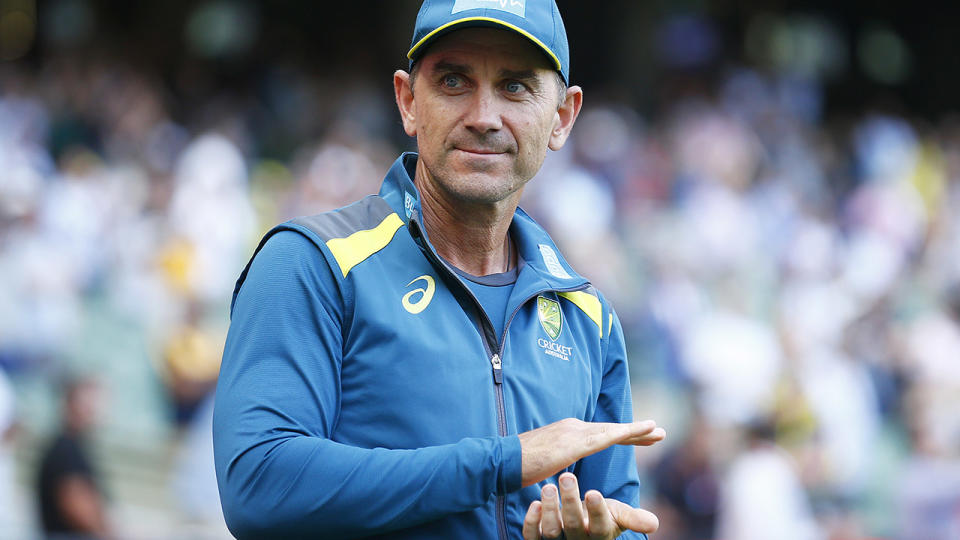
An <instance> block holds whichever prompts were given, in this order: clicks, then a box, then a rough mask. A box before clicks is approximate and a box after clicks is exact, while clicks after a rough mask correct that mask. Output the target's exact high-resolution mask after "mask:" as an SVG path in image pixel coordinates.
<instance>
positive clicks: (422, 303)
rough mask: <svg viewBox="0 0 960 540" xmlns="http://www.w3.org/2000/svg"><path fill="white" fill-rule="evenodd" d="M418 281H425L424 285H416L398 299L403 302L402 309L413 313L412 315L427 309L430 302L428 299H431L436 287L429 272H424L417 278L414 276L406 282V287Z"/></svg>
mask: <svg viewBox="0 0 960 540" xmlns="http://www.w3.org/2000/svg"><path fill="white" fill-rule="evenodd" d="M418 281H424V282H425V283H426V287H417V288H416V289H414V290H412V291H410V292H408V293H407V294H405V295H403V298H401V299H400V303H401V304H403V309H405V310H407V311H409V312H410V313H413V314H414V315H417V314H419V313H420V312H421V311H423V310H425V309H427V306H428V305H429V304H430V300H433V293H434V291H436V289H437V286H436V283H434V281H433V276H431V275H429V274H424V275H422V276H420V277H418V278H414V279H413V281H411V282H410V283H407V287H409V286H411V285H413V284H414V283H416V282H418ZM414 296H416V298H414Z"/></svg>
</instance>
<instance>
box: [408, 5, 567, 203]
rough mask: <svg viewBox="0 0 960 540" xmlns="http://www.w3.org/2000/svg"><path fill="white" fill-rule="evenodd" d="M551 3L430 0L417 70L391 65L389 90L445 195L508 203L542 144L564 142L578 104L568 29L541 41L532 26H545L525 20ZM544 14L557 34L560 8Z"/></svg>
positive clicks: (415, 50) (415, 51)
mask: <svg viewBox="0 0 960 540" xmlns="http://www.w3.org/2000/svg"><path fill="white" fill-rule="evenodd" d="M473 6H484V8H483V9H481V8H476V7H473ZM485 6H497V7H489V8H488V7H485ZM501 6H502V7H503V9H499V7H501ZM461 8H463V9H461ZM467 8H471V9H467ZM555 9H556V6H555V5H554V2H553V0H526V1H525V2H521V1H518V0H506V1H505V2H504V1H502V0H495V1H494V0H456V1H454V0H448V1H446V2H432V1H430V0H428V1H427V2H425V3H424V6H423V8H421V10H420V16H419V17H418V18H417V30H416V32H415V33H414V41H413V46H412V48H411V52H410V58H411V65H412V67H411V72H412V73H413V75H412V76H411V75H410V74H408V73H405V72H403V71H397V73H395V74H394V88H395V91H396V98H397V105H398V107H399V109H400V113H401V117H402V120H403V126H404V129H405V130H406V132H407V134H409V135H411V136H416V137H417V146H418V149H419V151H420V161H421V164H420V165H419V166H422V167H424V168H425V171H426V172H427V174H428V176H429V177H431V178H433V179H435V180H436V183H437V184H438V186H439V187H440V188H442V189H443V190H445V191H447V193H448V195H452V196H454V197H456V198H458V199H461V200H464V201H468V202H475V203H494V202H498V201H501V200H504V199H505V198H507V197H509V196H510V195H512V194H515V193H518V192H519V190H520V189H521V188H522V187H523V185H524V184H526V182H527V181H528V180H529V179H530V178H532V177H533V176H534V175H535V174H536V172H537V171H538V170H539V169H540V166H541V165H542V163H543V159H544V157H545V155H546V151H547V148H551V149H553V150H557V149H559V148H560V147H562V146H563V144H564V143H565V142H566V139H567V136H568V135H569V133H570V129H571V128H572V127H573V123H574V121H575V120H576V117H577V114H579V111H580V105H581V102H582V92H581V90H580V88H579V87H576V86H574V87H570V88H567V86H566V84H565V83H566V77H567V73H568V71H567V70H568V64H569V63H568V61H567V57H568V54H567V52H566V49H567V47H566V36H565V35H564V36H563V37H562V39H555V37H556V36H553V35H552V34H551V39H550V40H547V39H546V37H544V39H539V38H537V36H536V34H534V33H531V31H533V32H540V34H541V35H543V34H544V32H545V31H544V30H543V28H544V27H545V25H544V24H540V25H539V26H537V25H535V24H533V22H536V21H532V22H531V21H527V20H526V19H524V18H523V16H526V17H527V18H532V17H534V16H535V15H537V14H540V16H544V15H543V14H544V13H550V14H552V13H554V12H555ZM458 10H459V11H458ZM511 10H512V11H511ZM518 14H519V15H518ZM444 17H445V18H444ZM447 19H452V20H453V22H450V21H447ZM424 21H428V22H429V21H434V23H433V24H430V25H426V24H425V22H424ZM444 21H447V22H444ZM548 21H549V27H550V28H552V29H555V28H557V27H559V29H560V30H559V31H560V32H562V31H563V30H562V29H563V26H562V22H558V21H559V14H556V18H555V19H553V18H552V15H551V18H550V19H548ZM554 21H557V22H554ZM541 22H542V21H541ZM521 25H525V26H521ZM422 26H426V29H424V28H421V27H422ZM431 28H432V29H433V30H430V29H431ZM538 28H539V30H538ZM545 40H546V41H545ZM547 41H549V42H550V44H551V46H553V48H554V49H557V51H558V52H556V51H552V49H550V47H549V46H547V45H546V43H547ZM556 43H562V47H560V46H559V45H556Z"/></svg>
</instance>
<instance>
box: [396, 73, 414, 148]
mask: <svg viewBox="0 0 960 540" xmlns="http://www.w3.org/2000/svg"><path fill="white" fill-rule="evenodd" d="M393 93H394V94H395V95H396V98H397V108H398V109H400V120H401V121H403V130H404V131H406V132H407V135H409V136H411V137H416V136H417V107H416V105H415V104H414V102H413V88H411V87H410V74H409V73H407V72H406V71H404V70H402V69H398V70H397V71H395V72H394V73H393Z"/></svg>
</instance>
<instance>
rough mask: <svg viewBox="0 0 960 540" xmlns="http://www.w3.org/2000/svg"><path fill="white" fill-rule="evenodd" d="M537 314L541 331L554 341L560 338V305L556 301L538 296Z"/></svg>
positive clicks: (561, 328) (561, 317)
mask: <svg viewBox="0 0 960 540" xmlns="http://www.w3.org/2000/svg"><path fill="white" fill-rule="evenodd" d="M537 314H538V315H539V316H540V326H542V327H543V331H544V332H546V333H547V335H548V336H550V339H552V340H554V341H556V340H557V338H558V337H560V331H561V330H563V314H562V313H561V312H560V304H559V303H558V302H557V301H556V300H550V299H549V298H544V297H542V296H538V297H537Z"/></svg>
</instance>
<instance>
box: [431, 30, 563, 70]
mask: <svg viewBox="0 0 960 540" xmlns="http://www.w3.org/2000/svg"><path fill="white" fill-rule="evenodd" d="M438 62H444V63H454V64H458V65H468V66H474V67H475V68H477V69H479V67H480V66H493V67H496V68H499V69H508V70H514V71H516V70H534V71H543V72H545V73H550V72H553V71H554V69H553V67H552V64H551V62H550V60H549V59H548V58H547V56H546V55H545V54H544V53H543V52H542V51H541V50H540V49H539V48H537V47H536V46H535V45H534V44H533V43H531V42H530V40H528V39H525V38H524V37H522V36H520V35H518V34H517V33H515V32H511V31H509V30H501V29H498V28H464V29H462V30H457V31H455V32H450V33H449V34H446V35H444V36H442V37H440V38H438V39H437V41H436V42H435V43H433V44H431V45H430V48H429V49H427V50H426V51H425V52H424V53H423V55H422V56H421V57H420V59H419V60H418V61H417V63H419V64H421V69H423V68H424V67H426V68H429V67H432V66H433V65H435V64H437V63H438Z"/></svg>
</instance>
